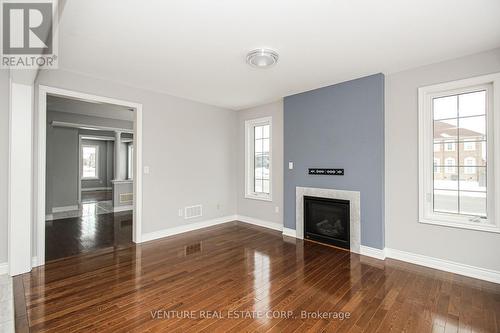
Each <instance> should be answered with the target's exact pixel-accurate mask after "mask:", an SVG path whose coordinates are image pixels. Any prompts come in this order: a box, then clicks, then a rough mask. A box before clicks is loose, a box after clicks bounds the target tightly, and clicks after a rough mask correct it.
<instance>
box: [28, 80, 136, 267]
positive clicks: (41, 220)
mask: <svg viewBox="0 0 500 333" xmlns="http://www.w3.org/2000/svg"><path fill="white" fill-rule="evenodd" d="M49 94H50V95H56V96H59V97H66V98H72V99H78V100H83V101H90V102H97V103H108V104H115V105H122V106H125V107H129V108H133V109H135V121H134V148H135V147H136V148H135V149H134V164H135V169H134V194H135V200H134V210H133V229H132V241H133V242H134V243H140V242H141V235H142V233H141V230H142V228H141V227H142V104H140V103H134V102H129V101H124V100H119V99H114V98H109V97H104V96H98V95H92V94H86V93H82V92H78V91H74V90H66V89H60V88H56V87H50V86H45V85H39V86H38V125H37V126H38V131H37V137H36V142H37V143H38V147H37V148H38V156H37V165H36V168H37V173H36V175H37V177H38V179H37V180H36V181H37V193H36V198H37V205H36V212H35V216H36V225H37V227H36V237H35V238H36V240H37V263H36V265H35V266H40V265H43V264H45V209H46V208H45V182H46V170H45V169H46V164H45V163H46V135H47V134H46V126H47V95H49Z"/></svg>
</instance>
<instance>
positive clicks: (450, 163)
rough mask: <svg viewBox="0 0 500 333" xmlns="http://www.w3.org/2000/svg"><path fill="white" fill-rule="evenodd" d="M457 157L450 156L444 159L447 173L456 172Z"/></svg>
mask: <svg viewBox="0 0 500 333" xmlns="http://www.w3.org/2000/svg"><path fill="white" fill-rule="evenodd" d="M455 163H456V162H455V159H454V158H452V157H448V158H447V159H445V160H444V165H445V166H446V167H445V168H444V172H446V173H456V172H457V170H456V169H455Z"/></svg>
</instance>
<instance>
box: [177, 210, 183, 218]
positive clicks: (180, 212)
mask: <svg viewBox="0 0 500 333" xmlns="http://www.w3.org/2000/svg"><path fill="white" fill-rule="evenodd" d="M182 212H183V209H182V208H179V212H178V214H179V217H182V215H183V213H182Z"/></svg>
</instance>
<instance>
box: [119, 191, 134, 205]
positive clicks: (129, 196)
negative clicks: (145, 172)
mask: <svg viewBox="0 0 500 333" xmlns="http://www.w3.org/2000/svg"><path fill="white" fill-rule="evenodd" d="M133 201H134V193H121V194H120V203H121V204H124V203H132V202H133Z"/></svg>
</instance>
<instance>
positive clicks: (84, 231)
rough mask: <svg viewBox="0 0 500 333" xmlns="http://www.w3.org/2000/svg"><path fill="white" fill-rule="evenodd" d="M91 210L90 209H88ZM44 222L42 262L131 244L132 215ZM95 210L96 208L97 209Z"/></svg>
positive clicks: (89, 213)
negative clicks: (43, 253) (43, 255)
mask: <svg viewBox="0 0 500 333" xmlns="http://www.w3.org/2000/svg"><path fill="white" fill-rule="evenodd" d="M89 207H91V206H89ZM93 207H94V208H89V209H88V210H86V212H87V213H88V214H87V215H85V216H79V217H71V218H65V219H59V220H54V221H47V222H46V225H45V260H46V261H50V260H55V259H59V258H65V257H69V256H73V255H77V254H80V253H84V252H90V251H95V250H98V249H103V248H108V247H114V248H120V247H126V246H129V245H130V244H132V212H131V211H129V212H121V213H106V214H91V212H92V209H95V208H96V207H97V206H96V205H93ZM97 209H98V208H97Z"/></svg>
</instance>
